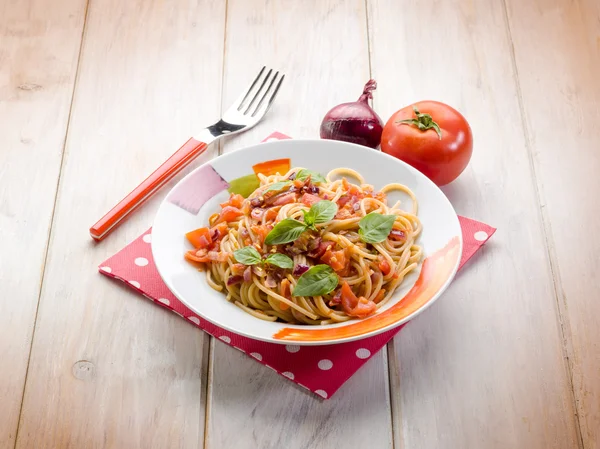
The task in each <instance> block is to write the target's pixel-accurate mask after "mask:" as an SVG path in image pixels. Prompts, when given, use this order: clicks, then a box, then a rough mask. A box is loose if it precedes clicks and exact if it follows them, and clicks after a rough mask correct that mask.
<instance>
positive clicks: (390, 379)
mask: <svg viewBox="0 0 600 449" xmlns="http://www.w3.org/2000/svg"><path fill="white" fill-rule="evenodd" d="M598 36H600V3H599V2H598V1H597V0H571V1H567V0H536V1H533V0H528V1H521V0H505V1H496V0H448V1H416V0H414V1H409V0H366V1H365V0H338V1H334V0H329V1H321V0H311V1H290V0H288V1H266V0H229V1H228V2H225V1H218V0H213V1H209V0H201V1H200V0H199V1H193V2H192V1H183V0H162V1H159V0H152V1H151V0H127V1H122V0H60V1H57V2H53V3H52V4H50V3H49V2H44V1H42V0H37V1H36V0H0V367H1V369H0V447H1V448H13V447H16V448H19V449H30V448H35V449H38V448H43V449H46V448H48V449H53V448H75V449H79V448H199V447H206V448H215V449H216V448H218V449H221V448H236V449H240V448H286V449H294V448H311V449H312V448H331V447H336V448H363V447H373V448H392V447H394V448H407V449H408V448H410V449H415V448H423V449H432V448H440V449H445V448H452V449H455V448H456V449H459V448H460V449H464V448H476V449H480V448H486V449H504V448H524V449H549V448H556V449H571V448H584V449H598V448H600V326H599V323H600V318H599V317H600V293H599V292H600V276H599V275H598V271H599V270H600V255H599V254H600V229H599V224H598V221H599V220H600V200H599V199H598V196H599V194H600V144H599V143H598V142H599V140H600V139H599V138H600V106H599V105H600V37H598ZM263 64H267V65H271V66H275V67H277V68H280V69H282V70H284V71H285V72H286V75H287V77H286V82H285V83H284V88H283V90H282V91H281V93H280V95H279V97H278V99H277V101H276V104H275V106H274V107H273V109H272V110H271V111H270V113H269V114H268V116H267V118H266V119H265V120H264V121H263V122H262V123H261V124H260V125H258V126H257V127H256V128H254V129H253V130H251V131H249V132H247V133H245V134H242V135H240V136H239V137H238V136H236V137H233V138H230V139H228V140H225V141H224V142H222V143H221V144H219V145H218V146H215V148H212V149H211V151H210V152H209V153H210V154H207V155H205V156H203V158H202V160H200V161H198V162H196V163H195V164H194V167H196V166H198V164H200V163H201V162H202V161H206V160H207V159H208V158H211V157H214V156H216V155H217V154H220V153H223V152H227V151H231V150H234V149H237V148H240V147H243V146H245V145H248V144H251V143H255V142H257V141H259V140H260V139H261V138H262V137H264V136H265V135H267V134H268V133H270V132H271V131H273V130H279V131H282V132H286V133H288V134H290V135H293V136H295V137H316V136H317V133H318V126H319V123H320V119H321V117H322V116H323V115H324V113H325V112H326V111H327V110H328V109H329V108H330V107H332V106H333V105H335V104H337V103H339V102H342V101H348V100H352V99H355V98H357V97H358V95H359V94H360V91H361V89H362V86H363V84H364V82H365V81H366V80H368V79H369V78H370V77H374V78H376V79H377V81H378V83H379V89H378V90H377V92H376V93H375V108H376V109H377V110H378V111H379V113H380V114H381V116H382V117H383V118H384V119H387V118H388V117H389V116H390V115H391V113H392V112H394V111H395V110H397V109H399V108H400V107H403V106H405V105H407V104H410V103H411V102H413V101H417V100H421V99H436V100H440V101H444V102H447V103H449V104H451V105H453V106H455V107H456V108H457V109H459V110H460V111H461V112H463V113H464V115H465V116H466V117H467V118H468V120H469V121H470V123H471V125H472V128H473V132H474V138H475V151H474V155H473V159H472V161H471V164H470V166H469V167H468V169H467V170H466V171H465V173H464V174H463V175H462V176H461V177H460V179H459V180H458V181H456V182H454V183H453V184H451V185H449V186H448V187H446V188H444V191H445V193H446V194H447V195H448V197H449V198H450V199H451V201H452V203H453V204H454V206H455V207H456V209H457V211H458V212H459V213H461V214H463V215H466V216H470V217H473V218H476V219H479V220H481V221H485V222H487V223H489V224H492V225H494V226H496V227H498V229H499V230H498V232H497V233H496V235H495V236H494V238H493V239H492V241H490V242H489V244H488V245H486V247H485V248H484V249H483V250H482V251H480V252H479V254H478V255H477V256H476V257H475V258H474V259H473V260H472V261H471V262H470V263H469V265H468V266H467V267H465V269H464V270H463V271H462V272H461V273H460V275H459V276H458V277H457V278H456V280H455V282H454V283H453V285H452V287H451V288H450V289H449V291H448V292H447V293H445V295H444V297H443V299H441V300H440V301H439V302H437V303H436V304H435V306H434V307H432V308H431V309H430V310H428V311H427V312H425V313H423V314H422V315H420V316H419V317H418V318H417V319H415V320H414V321H413V322H411V323H410V324H409V325H408V326H407V327H406V328H405V329H404V330H403V331H402V332H401V333H400V334H399V335H398V336H397V337H396V338H395V339H394V341H393V342H392V343H390V344H389V345H388V347H387V350H384V351H382V352H381V353H379V354H377V356H376V357H374V358H373V359H372V360H371V361H370V362H369V363H368V364H367V365H366V366H365V367H364V368H362V369H361V370H360V371H359V372H358V373H357V374H356V375H355V376H354V377H353V378H351V379H350V381H348V382H347V383H346V384H345V385H344V386H343V387H342V389H341V390H340V391H339V392H338V393H337V394H336V395H335V396H334V397H333V398H332V399H331V400H329V401H319V400H317V399H315V397H313V396H312V395H310V394H307V393H306V392H304V391H301V389H300V388H297V387H295V386H294V385H293V384H292V383H291V382H288V381H286V380H285V379H283V378H281V377H279V376H278V375H276V374H275V373H274V372H272V371H271V370H269V369H267V368H265V367H263V366H261V365H259V364H258V363H255V362H253V361H252V360H250V359H248V358H247V357H245V356H243V355H242V354H240V353H238V352H237V351H235V350H233V349H231V348H229V347H227V346H225V345H223V344H219V343H215V342H214V341H211V339H210V338H209V337H207V336H206V335H204V334H203V333H202V332H199V331H198V330H197V329H196V328H195V327H194V326H191V325H189V324H188V323H186V322H185V321H183V320H181V319H180V318H179V317H178V316H176V315H175V314H172V313H168V312H166V311H165V310H163V309H161V308H159V307H157V306H155V305H154V304H152V303H151V302H150V301H147V300H145V299H143V298H141V297H138V296H136V295H134V294H132V293H131V292H130V291H128V290H127V289H126V288H124V287H122V286H120V285H117V283H114V282H110V281H108V280H107V279H105V278H103V277H102V276H100V275H99V274H98V273H97V271H96V266H97V265H98V263H100V262H101V261H103V260H104V259H105V258H107V257H108V256H109V255H112V254H113V253H114V252H116V251H117V250H118V249H120V248H121V247H122V246H124V245H125V244H126V243H128V242H129V241H131V240H132V239H133V238H135V237H137V236H138V235H139V234H140V233H141V232H142V231H144V230H146V229H147V228H148V227H149V225H150V224H151V222H152V218H153V215H154V213H155V211H156V208H157V205H158V204H159V202H160V201H161V198H162V197H163V196H164V194H165V193H166V191H167V190H168V188H167V189H163V191H162V192H161V193H160V194H158V195H156V196H155V197H154V198H153V199H152V200H151V201H150V202H149V203H148V204H147V205H146V206H145V207H143V208H142V209H141V210H139V212H137V213H136V214H135V216H134V217H133V218H132V219H131V220H129V221H128V222H127V223H126V224H124V225H123V226H121V227H120V228H119V229H118V230H117V231H116V232H115V233H114V234H113V235H111V236H110V237H109V238H108V239H107V240H105V241H104V242H102V243H101V244H99V245H96V244H93V243H92V242H91V240H90V238H89V237H88V234H87V229H88V228H89V226H90V225H91V224H92V223H93V222H94V221H95V220H96V219H97V218H99V217H100V216H101V215H102V214H103V213H104V212H105V211H106V210H108V209H109V208H110V207H111V206H112V205H114V204H115V203H116V201H118V200H119V199H121V197H122V196H123V195H124V194H125V193H127V192H128V191H129V190H130V189H131V188H133V187H134V186H135V185H136V184H137V183H138V182H139V181H141V180H142V179H143V178H144V177H145V175H146V174H148V173H150V172H151V171H152V170H153V169H154V168H155V167H157V166H158V165H159V164H160V163H161V162H162V161H163V160H164V159H166V157H167V156H168V155H169V154H170V153H171V152H172V151H174V150H175V149H176V148H178V147H179V145H180V144H181V143H183V141H184V140H185V139H187V137H188V136H189V135H191V134H192V133H194V131H195V130H197V129H199V128H200V127H202V126H203V125H206V124H208V123H211V122H212V120H213V119H214V118H215V117H218V116H219V113H220V111H221V110H222V108H224V107H227V106H228V105H229V103H231V102H232V101H233V99H234V97H235V96H236V95H237V93H238V91H239V90H240V89H241V88H242V86H244V85H246V83H247V81H248V80H249V78H250V77H252V76H253V74H254V73H255V72H256V70H257V69H258V68H259V67H260V66H261V65H263Z"/></svg>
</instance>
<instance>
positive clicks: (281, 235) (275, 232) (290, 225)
mask: <svg viewBox="0 0 600 449" xmlns="http://www.w3.org/2000/svg"><path fill="white" fill-rule="evenodd" d="M304 231H306V225H305V224H304V223H302V222H301V221H298V220H294V219H293V218H284V219H283V220H281V221H280V222H279V223H277V224H276V225H275V227H274V228H273V229H271V232H269V233H268V234H267V238H266V239H265V243H266V244H267V245H281V244H282V243H288V242H293V241H294V240H296V239H297V238H298V237H300V234H302V233H303V232H304Z"/></svg>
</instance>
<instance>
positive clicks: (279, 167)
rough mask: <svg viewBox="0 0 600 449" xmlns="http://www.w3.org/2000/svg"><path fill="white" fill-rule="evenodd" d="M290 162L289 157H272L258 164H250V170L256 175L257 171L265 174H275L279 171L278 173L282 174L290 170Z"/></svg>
mask: <svg viewBox="0 0 600 449" xmlns="http://www.w3.org/2000/svg"><path fill="white" fill-rule="evenodd" d="M290 167H291V162H290V160H289V159H274V160H272V161H265V162H261V163H260V164H256V165H253V166H252V170H254V173H256V174H257V175H258V174H259V173H261V174H263V175H265V176H271V175H276V174H277V173H279V174H280V175H284V174H286V173H287V172H289V171H290Z"/></svg>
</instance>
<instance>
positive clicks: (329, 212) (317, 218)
mask: <svg viewBox="0 0 600 449" xmlns="http://www.w3.org/2000/svg"><path fill="white" fill-rule="evenodd" d="M337 211H338V207H337V204H335V203H334V202H333V201H329V200H322V201H319V202H318V203H315V204H313V205H312V207H311V208H310V210H309V211H308V213H307V214H305V215H304V221H306V219H307V217H308V219H309V223H308V224H309V225H312V224H320V223H326V222H328V221H329V220H331V219H333V217H335V214H337Z"/></svg>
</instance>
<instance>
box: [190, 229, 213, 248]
mask: <svg viewBox="0 0 600 449" xmlns="http://www.w3.org/2000/svg"><path fill="white" fill-rule="evenodd" d="M185 236H186V238H187V239H188V240H189V242H190V243H191V244H192V245H194V248H208V247H209V246H210V245H211V244H212V238H211V237H210V229H208V228H198V229H196V230H195V231H191V232H188V233H187V234H186V235H185Z"/></svg>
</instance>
